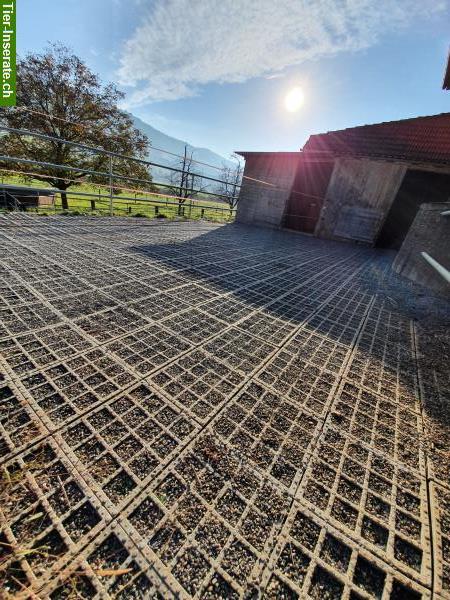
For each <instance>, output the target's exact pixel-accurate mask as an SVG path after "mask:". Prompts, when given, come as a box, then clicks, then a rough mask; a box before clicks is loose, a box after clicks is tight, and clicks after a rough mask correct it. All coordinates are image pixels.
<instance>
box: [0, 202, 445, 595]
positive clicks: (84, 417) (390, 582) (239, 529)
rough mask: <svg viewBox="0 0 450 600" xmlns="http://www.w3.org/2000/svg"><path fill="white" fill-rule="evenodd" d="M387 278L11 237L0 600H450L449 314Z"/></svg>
mask: <svg viewBox="0 0 450 600" xmlns="http://www.w3.org/2000/svg"><path fill="white" fill-rule="evenodd" d="M392 259H393V254H391V253H389V252H381V251H375V250H373V249H368V248H363V247H359V246H352V245H348V244H345V245H344V244H338V243H333V242H326V241H321V240H317V239H314V238H310V237H308V236H301V235H295V234H292V233H287V232H278V231H269V230H259V229H256V228H245V227H242V226H238V225H225V226H217V225H212V224H209V223H206V222H192V223H190V222H184V221H179V222H170V223H159V222H156V221H155V222H152V221H149V220H140V219H131V218H130V219H121V218H89V217H79V218H69V217H34V216H31V215H26V214H23V215H8V216H0V463H1V464H0V468H1V480H0V525H1V533H0V587H1V589H2V594H3V595H2V597H5V598H24V599H25V598H30V597H34V598H39V599H44V598H53V599H59V598H61V599H62V598H86V599H88V598H121V599H128V598H132V599H134V598H172V597H173V598H175V597H182V598H189V597H196V598H208V599H210V598H239V597H240V598H244V597H245V598H259V597H263V598H280V599H282V598H286V599H287V598H305V597H309V598H314V599H335V598H336V599H339V598H352V599H356V598H383V599H387V598H391V599H416V598H431V597H436V598H445V597H450V483H449V481H450V416H449V415H450V376H449V371H448V364H449V362H450V335H449V330H450V329H449V325H450V307H449V304H448V303H447V302H446V301H445V300H444V299H442V298H441V299H438V298H434V297H432V296H429V295H427V293H426V291H425V290H423V289H421V288H420V287H419V286H416V285H413V284H411V283H409V282H406V281H404V280H402V279H400V278H398V277H397V276H394V275H393V274H392V273H391V271H390V264H391V262H392Z"/></svg>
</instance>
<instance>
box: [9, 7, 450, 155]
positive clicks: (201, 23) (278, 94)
mask: <svg viewBox="0 0 450 600" xmlns="http://www.w3.org/2000/svg"><path fill="white" fill-rule="evenodd" d="M17 5H18V19H17V38H18V39H17V45H18V53H19V55H20V56H24V55H25V54H26V53H28V52H41V51H42V50H44V49H45V47H46V45H47V44H48V42H55V41H61V42H63V43H64V44H66V45H68V46H69V47H70V48H71V49H73V51H74V52H75V54H77V55H78V56H80V57H81V58H82V59H83V60H84V61H85V62H86V63H87V64H88V66H89V67H90V68H91V69H92V70H93V71H95V72H96V73H98V74H99V75H100V76H101V78H102V79H103V80H104V81H105V82H110V81H111V82H114V83H115V84H116V85H117V86H118V87H119V88H120V89H121V90H122V91H124V92H125V94H126V98H125V100H124V104H123V108H124V109H126V110H128V111H130V112H132V113H133V114H135V115H136V116H138V117H140V118H141V119H143V120H144V121H146V122H147V123H149V124H150V125H152V126H154V127H156V128H157V129H160V130H161V131H164V132H165V133H167V134H169V135H172V136H174V137H177V138H180V139H182V140H186V141H188V142H189V143H191V144H193V145H195V146H202V147H207V148H210V149H211V150H214V151H215V152H218V153H219V154H222V155H223V156H229V155H230V153H232V152H233V151H235V150H247V151H248V150H264V151H274V150H285V151H290V150H298V149H299V148H301V147H302V146H303V144H304V143H305V142H306V140H307V139H308V137H309V135H311V134H313V133H321V132H325V131H330V130H335V129H342V128H344V127H353V126H356V125H363V124H366V123H378V122H381V121H389V120H396V119H404V118H409V117H415V116H418V115H429V114H437V113H440V112H449V111H450V92H445V91H443V90H442V80H443V76H444V68H445V63H446V59H447V53H448V49H449V45H450V35H449V32H450V0H17ZM297 86H300V87H301V88H302V91H303V95H304V102H303V104H302V106H301V107H300V108H299V110H297V111H295V112H289V111H287V110H286V108H285V97H286V95H287V94H288V93H289V91H290V90H291V89H292V88H293V87H297Z"/></svg>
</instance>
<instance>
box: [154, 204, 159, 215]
mask: <svg viewBox="0 0 450 600" xmlns="http://www.w3.org/2000/svg"><path fill="white" fill-rule="evenodd" d="M158 213H159V206H155V215H157V214H158Z"/></svg>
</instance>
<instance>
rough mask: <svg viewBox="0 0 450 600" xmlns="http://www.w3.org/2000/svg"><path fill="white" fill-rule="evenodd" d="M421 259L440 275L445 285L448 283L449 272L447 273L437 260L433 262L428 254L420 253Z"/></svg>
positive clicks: (449, 280)
mask: <svg viewBox="0 0 450 600" xmlns="http://www.w3.org/2000/svg"><path fill="white" fill-rule="evenodd" d="M420 254H421V255H422V256H423V258H424V259H425V260H426V261H427V263H428V264H430V265H431V266H432V267H433V268H434V269H436V271H437V272H438V273H439V275H441V276H442V277H443V278H444V279H445V281H446V282H447V283H450V271H448V270H447V269H446V268H445V267H443V266H442V265H441V264H440V263H438V261H437V260H434V258H433V257H432V256H430V255H429V254H428V252H421V253H420Z"/></svg>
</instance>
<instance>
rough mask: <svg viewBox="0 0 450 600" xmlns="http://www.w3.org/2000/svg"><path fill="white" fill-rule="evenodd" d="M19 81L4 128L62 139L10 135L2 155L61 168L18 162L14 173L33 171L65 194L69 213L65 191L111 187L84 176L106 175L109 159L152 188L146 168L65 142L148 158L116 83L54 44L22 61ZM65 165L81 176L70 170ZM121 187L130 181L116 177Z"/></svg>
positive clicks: (4, 114)
mask: <svg viewBox="0 0 450 600" xmlns="http://www.w3.org/2000/svg"><path fill="white" fill-rule="evenodd" d="M17 82H18V83H17V108H9V109H4V110H3V111H2V114H1V115H0V120H1V122H2V124H3V125H6V126H9V127H13V128H17V129H26V130H29V131H32V132H36V133H42V134H46V135H50V136H54V137H56V138H58V139H57V140H52V141H49V140H39V139H38V138H35V137H31V136H24V135H16V134H8V135H6V136H4V137H3V138H2V142H3V154H7V155H9V156H14V157H18V158H26V159H32V160H36V161H39V162H47V163H53V164H57V165H62V166H61V167H44V166H38V165H32V166H30V165H26V164H24V163H19V162H16V163H14V168H15V169H16V170H19V171H22V172H28V171H33V173H36V174H35V175H33V179H37V180H39V181H45V182H46V183H47V184H48V185H51V186H53V187H55V188H57V189H59V190H61V192H62V193H61V198H62V206H63V208H64V209H67V208H68V202H67V194H65V193H64V192H65V191H66V190H67V189H68V188H69V187H71V186H73V185H77V184H79V183H81V182H82V181H83V180H85V179H86V177H89V180H90V181H92V182H95V183H102V182H103V183H107V184H108V183H110V181H109V178H108V177H105V176H101V175H100V176H93V175H89V176H88V175H87V173H86V172H87V171H89V170H93V171H102V172H105V171H108V170H109V167H110V160H112V164H113V171H114V174H117V175H124V176H127V177H133V178H139V179H144V180H145V181H146V182H148V183H149V185H148V188H149V189H152V186H151V175H150V172H149V169H148V168H147V166H146V165H143V164H140V163H137V162H135V161H130V160H125V159H121V158H117V157H115V158H112V159H110V157H109V156H108V155H107V154H100V153H93V152H91V151H89V150H86V149H81V148H77V147H74V146H70V145H68V144H65V143H64V141H63V140H67V141H71V142H77V143H81V144H85V145H88V146H95V147H96V148H103V149H105V150H109V151H111V152H117V153H121V154H126V155H127V156H133V157H135V158H140V159H143V158H145V156H146V154H147V150H148V147H149V140H148V138H147V137H146V136H145V135H144V134H142V133H141V132H140V131H139V130H137V129H135V128H134V127H133V121H132V120H131V118H130V117H129V116H128V115H127V114H126V113H125V112H123V111H122V110H120V109H119V108H118V106H117V103H118V102H119V101H120V100H121V99H122V98H123V97H124V94H123V93H122V92H120V91H119V90H118V89H117V88H116V87H115V86H114V85H113V84H109V85H104V84H102V82H101V81H100V79H99V77H98V76H97V75H96V74H95V73H93V72H92V71H91V70H90V69H89V68H88V67H87V65H86V64H85V63H83V61H82V60H81V59H79V58H78V57H77V56H75V55H74V54H73V53H72V52H71V50H70V49H69V48H67V47H65V46H64V45H62V44H60V43H56V44H51V45H50V46H49V47H48V48H47V49H46V50H45V52H44V53H43V54H31V53H30V54H28V55H27V56H26V57H25V58H24V59H23V60H20V61H19V62H18V65H17ZM2 166H3V167H6V168H8V167H9V168H11V161H8V162H5V161H4V162H3V163H2ZM64 166H70V167H75V168H76V169H77V171H68V170H66V169H64ZM78 169H79V170H78ZM118 182H120V185H125V186H126V185H127V184H126V180H124V179H120V178H114V183H115V185H116V186H119V183H118ZM124 182H125V183H124ZM144 185H145V184H144ZM128 186H130V184H129V183H128ZM134 187H136V186H134ZM146 187H147V186H146Z"/></svg>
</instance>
